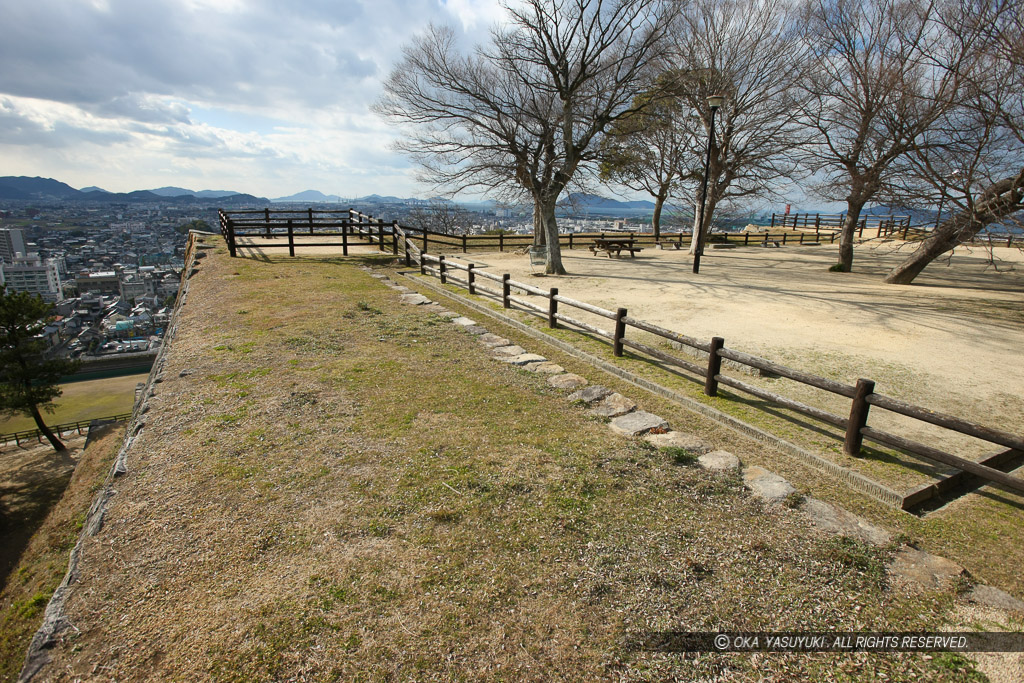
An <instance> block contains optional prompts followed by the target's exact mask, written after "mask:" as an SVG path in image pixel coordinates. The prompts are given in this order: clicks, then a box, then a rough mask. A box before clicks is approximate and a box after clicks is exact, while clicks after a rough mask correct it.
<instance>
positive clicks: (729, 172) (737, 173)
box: [675, 0, 804, 253]
mask: <svg viewBox="0 0 1024 683" xmlns="http://www.w3.org/2000/svg"><path fill="white" fill-rule="evenodd" d="M794 19H795V16H794V14H793V11H792V10H791V8H790V5H789V4H788V3H787V2H786V1H785V0H693V1H692V2H690V3H689V4H688V5H686V6H685V7H684V8H683V9H682V11H681V13H680V23H679V31H678V32H677V38H678V40H677V47H676V62H677V64H678V65H679V69H678V70H677V71H675V75H676V79H677V83H676V85H675V91H676V92H677V93H678V98H679V106H680V107H681V108H682V109H683V110H686V111H689V112H693V114H694V115H693V116H690V117H687V118H684V119H682V120H683V121H685V122H687V123H688V124H689V126H690V130H689V132H688V135H689V136H690V137H691V138H692V139H693V140H695V141H696V143H697V148H698V149H699V150H700V151H699V153H698V154H690V155H688V156H687V158H686V162H685V164H684V168H683V170H682V171H681V173H680V175H681V177H682V178H683V179H685V180H686V181H687V182H685V183H684V186H687V187H689V189H690V192H689V196H690V197H692V198H693V201H694V204H695V205H699V204H700V203H701V197H700V192H701V182H702V180H703V176H704V161H705V145H706V144H707V143H708V136H709V133H710V124H711V110H710V107H709V105H708V101H707V98H708V97H709V96H712V95H721V96H724V98H725V99H724V102H723V104H722V106H721V108H720V109H719V111H718V112H717V118H716V125H715V130H716V135H715V138H714V139H713V140H711V156H710V162H709V163H708V192H707V200H706V202H705V206H704V214H703V215H704V220H703V224H702V225H700V226H698V225H696V221H697V220H698V218H697V216H698V214H699V211H694V222H695V225H694V235H695V237H694V239H693V241H692V242H691V247H690V250H691V253H693V252H694V250H695V249H696V245H697V243H698V240H697V238H696V236H697V231H698V230H702V231H703V232H704V233H705V234H706V233H707V232H708V230H709V227H710V226H711V222H712V220H713V218H714V214H715V209H716V207H717V206H718V205H719V203H720V202H722V201H725V200H730V201H731V202H733V203H736V202H742V201H743V200H744V199H747V198H751V197H755V196H766V195H772V194H773V193H774V192H777V190H778V188H779V187H780V186H781V185H782V184H784V182H785V181H786V180H787V179H790V178H792V177H793V176H794V174H795V173H796V172H797V171H798V166H797V164H796V162H795V158H794V156H793V148H794V147H795V146H796V145H797V144H798V138H799V135H800V131H799V129H798V127H797V125H796V123H797V120H798V116H799V114H800V113H801V111H802V109H803V107H802V104H801V100H800V97H801V96H802V94H803V91H801V90H800V89H799V88H798V84H799V82H800V77H801V73H802V71H801V70H802V68H803V59H802V50H803V49H804V48H803V45H804V43H803V41H801V40H800V39H799V36H798V34H797V33H796V30H797V25H796V22H795V21H794Z"/></svg>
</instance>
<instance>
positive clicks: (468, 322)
mask: <svg viewBox="0 0 1024 683" xmlns="http://www.w3.org/2000/svg"><path fill="white" fill-rule="evenodd" d="M452 322H453V323H455V324H456V325H462V326H463V327H469V326H470V325H476V321H475V320H473V319H472V318H467V317H465V316H459V317H458V318H452Z"/></svg>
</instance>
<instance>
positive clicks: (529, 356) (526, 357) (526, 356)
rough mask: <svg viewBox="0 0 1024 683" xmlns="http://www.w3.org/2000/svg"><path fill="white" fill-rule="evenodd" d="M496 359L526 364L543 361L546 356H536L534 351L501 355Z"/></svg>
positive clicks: (513, 363) (514, 363)
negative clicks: (515, 354) (516, 354)
mask: <svg viewBox="0 0 1024 683" xmlns="http://www.w3.org/2000/svg"><path fill="white" fill-rule="evenodd" d="M498 360H500V361H501V362H503V363H511V364H512V365H526V364H527V363H543V362H544V361H546V360H547V358H545V357H544V356H538V355H537V354H536V353H521V354H519V355H518V356H502V357H500V358H498Z"/></svg>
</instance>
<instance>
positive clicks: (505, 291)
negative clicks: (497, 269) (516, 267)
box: [501, 273, 512, 308]
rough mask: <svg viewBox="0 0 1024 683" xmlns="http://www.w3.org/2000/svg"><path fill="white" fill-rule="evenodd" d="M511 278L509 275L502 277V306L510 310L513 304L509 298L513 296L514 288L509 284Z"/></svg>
mask: <svg viewBox="0 0 1024 683" xmlns="http://www.w3.org/2000/svg"><path fill="white" fill-rule="evenodd" d="M511 277H512V276H511V275H509V274H508V273H505V274H504V275H502V276H501V305H502V307H503V308H510V307H511V306H512V302H511V301H509V300H508V297H509V296H510V295H511V294H512V286H511V285H509V283H508V281H509V278H511Z"/></svg>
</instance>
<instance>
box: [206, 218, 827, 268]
mask: <svg viewBox="0 0 1024 683" xmlns="http://www.w3.org/2000/svg"><path fill="white" fill-rule="evenodd" d="M219 218H220V231H221V235H222V236H223V237H224V241H225V242H226V243H227V245H228V251H229V252H230V254H231V256H232V257H234V256H237V250H238V247H239V241H238V240H239V238H250V239H253V238H259V239H260V240H261V241H260V244H259V248H260V249H285V248H287V249H288V253H289V255H290V256H294V255H295V250H296V248H299V249H301V248H303V247H341V248H342V253H343V254H345V255H348V248H349V246H350V245H351V244H354V243H357V242H358V243H370V244H377V245H378V246H379V247H380V249H381V251H388V250H389V248H390V251H391V253H393V254H398V253H399V242H400V240H401V239H406V240H409V241H410V242H412V243H413V244H415V245H416V247H417V248H418V250H419V251H421V252H425V253H426V252H431V251H434V252H438V251H461V252H462V253H464V254H465V253H468V252H469V251H471V250H473V251H493V250H494V249H497V250H498V251H502V252H503V251H505V250H516V249H525V248H527V247H529V246H532V245H533V235H527V234H504V233H498V234H492V235H449V234H446V233H440V232H434V231H432V230H426V229H422V228H415V227H409V226H400V225H399V224H398V222H397V221H390V222H385V221H383V220H381V219H380V218H374V217H373V216H370V215H367V214H364V213H361V212H359V211H356V210H355V209H346V210H334V211H320V210H317V211H314V210H313V209H304V210H291V211H289V210H271V209H269V208H268V209H262V210H259V209H252V210H240V211H224V210H221V211H219ZM399 233H400V234H399ZM838 234H839V233H838V232H836V231H834V230H828V229H826V230H816V231H815V232H814V233H811V232H809V231H804V230H800V231H797V230H785V229H783V228H781V227H780V228H779V231H778V232H776V233H772V232H771V231H770V230H769V231H767V232H765V233H712V234H711V235H709V236H708V244H709V245H711V246H712V248H714V245H715V244H726V245H728V244H732V245H736V246H739V245H745V246H749V245H762V246H785V245H791V244H807V245H812V244H820V243H821V242H829V243H833V242H835V241H836V239H838ZM613 236H614V237H628V238H630V239H632V240H635V241H636V243H637V244H640V245H651V246H654V245H661V246H663V247H675V248H681V247H683V246H684V245H685V246H689V244H690V239H691V235H690V233H689V232H678V233H667V232H663V233H661V235H660V236H659V238H658V239H655V238H654V235H653V233H648V232H625V231H621V232H610V231H606V232H593V233H563V234H560V235H559V236H558V241H559V244H560V245H562V246H563V247H565V248H568V249H578V248H587V247H588V246H589V245H590V244H592V243H593V241H594V240H595V239H597V238H602V239H603V238H605V237H613ZM299 237H302V238H303V239H302V240H298V238H299ZM309 237H316V238H318V240H321V241H309V239H308V238H309ZM278 238H280V239H281V242H280V243H276V241H277V239H278ZM268 240H273V241H268ZM241 246H243V247H245V246H247V245H246V244H245V243H244V242H243V243H242V244H241Z"/></svg>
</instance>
